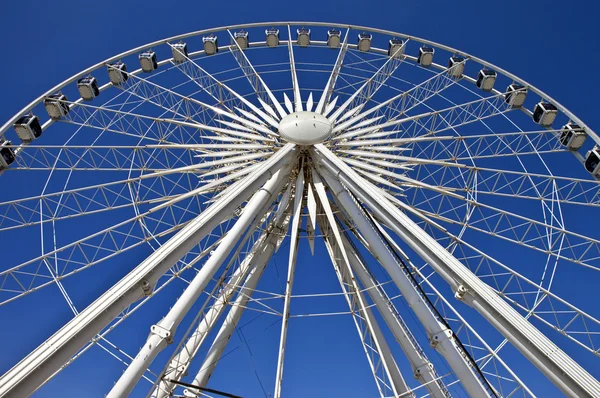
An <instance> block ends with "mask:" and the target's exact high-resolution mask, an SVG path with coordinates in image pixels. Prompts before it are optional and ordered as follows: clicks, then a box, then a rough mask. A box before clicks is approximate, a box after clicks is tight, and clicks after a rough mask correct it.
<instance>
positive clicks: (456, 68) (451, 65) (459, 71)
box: [448, 55, 465, 77]
mask: <svg viewBox="0 0 600 398" xmlns="http://www.w3.org/2000/svg"><path fill="white" fill-rule="evenodd" d="M464 71H465V59H464V58H463V57H461V56H460V55H453V56H451V57H450V59H449V60H448V74H449V75H450V76H452V77H462V75H463V72H464Z"/></svg>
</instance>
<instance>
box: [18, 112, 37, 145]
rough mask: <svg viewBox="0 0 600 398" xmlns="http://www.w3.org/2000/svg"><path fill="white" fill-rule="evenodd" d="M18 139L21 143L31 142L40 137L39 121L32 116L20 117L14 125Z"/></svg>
mask: <svg viewBox="0 0 600 398" xmlns="http://www.w3.org/2000/svg"><path fill="white" fill-rule="evenodd" d="M14 128H15V131H16V132H17V135H18V136H19V139H20V140H21V141H23V142H31V141H33V140H35V139H36V138H38V137H39V136H40V135H42V126H41V125H40V119H38V117H37V116H34V115H25V116H21V117H20V118H19V119H17V121H16V122H15V125H14Z"/></svg>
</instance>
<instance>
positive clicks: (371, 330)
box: [312, 171, 412, 396]
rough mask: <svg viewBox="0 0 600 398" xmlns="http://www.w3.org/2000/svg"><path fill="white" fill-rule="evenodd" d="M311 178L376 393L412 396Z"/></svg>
mask: <svg viewBox="0 0 600 398" xmlns="http://www.w3.org/2000/svg"><path fill="white" fill-rule="evenodd" d="M312 176H313V183H314V184H315V189H316V191H317V194H318V196H319V199H320V203H321V208H322V209H323V211H324V212H325V215H320V216H319V226H320V228H321V232H322V233H323V235H324V239H325V244H326V246H327V251H328V253H329V256H330V257H331V261H332V264H333V266H334V268H335V271H336V274H337V276H338V280H339V282H340V286H341V288H342V291H343V292H344V296H345V297H346V301H347V302H348V305H349V307H350V311H351V312H352V316H353V319H354V322H355V324H356V327H357V329H358V332H359V335H360V338H361V342H362V344H363V347H364V349H365V353H366V354H367V359H368V360H369V365H370V366H371V370H372V372H373V377H374V378H375V382H376V383H377V387H378V389H379V392H380V394H381V396H387V395H388V394H389V393H390V392H391V393H392V394H393V395H394V396H397V395H400V394H402V395H404V394H405V395H406V396H412V394H410V392H409V391H410V390H409V388H408V385H407V384H406V382H405V380H404V378H403V377H402V374H401V373H400V370H399V369H398V365H397V364H396V361H395V360H394V357H393V356H392V353H391V351H390V347H389V346H388V344H387V342H386V341H385V338H384V336H383V333H382V331H381V329H380V328H379V325H378V324H377V321H376V320H375V317H374V316H373V313H372V311H371V309H370V308H368V306H367V305H366V302H365V299H364V295H363V294H362V292H361V290H360V287H359V286H358V283H357V281H356V279H355V278H354V274H353V272H352V267H351V265H350V261H349V259H348V255H347V253H346V250H345V247H344V244H343V240H342V234H341V232H340V230H339V229H338V226H337V223H336V222H335V217H334V215H333V211H332V210H331V207H330V206H329V198H328V197H327V193H326V192H325V187H324V185H323V183H322V181H321V179H320V178H319V176H318V175H317V174H316V172H314V171H313V174H312ZM373 355H376V356H378V357H379V361H378V362H379V363H375V360H374V358H373V357H372V356H373ZM380 365H381V367H383V369H382V370H383V375H382V376H379V374H378V373H379V372H380Z"/></svg>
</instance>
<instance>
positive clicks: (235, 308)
mask: <svg viewBox="0 0 600 398" xmlns="http://www.w3.org/2000/svg"><path fill="white" fill-rule="evenodd" d="M282 228H285V226H283V227H282ZM278 231H279V232H281V230H278ZM279 232H278V233H279ZM277 240H278V236H277V234H274V235H273V234H272V235H271V236H270V237H269V239H268V241H267V242H266V245H263V250H262V251H261V253H260V254H259V255H258V258H257V260H256V265H255V267H254V268H253V269H252V271H251V273H250V275H249V276H248V279H247V280H246V282H245V283H244V286H243V287H242V289H240V292H239V293H238V296H237V298H236V299H235V301H234V302H233V304H232V306H231V309H230V310H229V313H228V314H227V317H226V318H225V321H223V325H222V326H221V329H219V332H218V333H217V336H216V337H215V341H214V342H213V344H212V346H211V347H210V349H209V350H208V353H207V354H206V358H205V359H204V362H203V363H202V366H201V368H200V370H199V371H198V374H197V375H196V377H195V378H194V382H193V384H194V385H196V386H199V387H206V385H207V384H208V380H209V379H210V376H212V374H213V372H214V371H215V368H216V367H217V364H218V362H219V359H220V358H221V356H222V355H223V352H224V351H225V348H226V347H227V343H228V342H229V339H230V338H231V335H232V334H233V332H234V331H235V328H236V327H237V324H238V322H239V321H240V319H241V317H242V314H243V312H244V309H245V308H246V305H247V304H248V301H249V300H250V297H251V296H252V293H254V289H256V285H257V284H258V281H259V280H260V277H261V275H262V273H263V271H264V269H265V267H266V265H267V264H268V262H269V260H270V259H271V256H272V255H273V253H274V251H275V248H276V247H277ZM191 392H192V391H189V390H188V391H186V396H189V395H190V393H191Z"/></svg>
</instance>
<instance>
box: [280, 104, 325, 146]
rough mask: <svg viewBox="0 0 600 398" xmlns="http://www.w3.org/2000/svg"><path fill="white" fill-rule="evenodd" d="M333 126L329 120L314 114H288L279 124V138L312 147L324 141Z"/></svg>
mask: <svg viewBox="0 0 600 398" xmlns="http://www.w3.org/2000/svg"><path fill="white" fill-rule="evenodd" d="M332 128H333V126H332V124H331V122H330V121H329V119H327V118H326V117H325V116H323V115H321V114H319V113H316V112H294V113H290V114H289V115H287V116H286V117H284V118H283V119H281V121H280V122H279V134H280V135H281V137H282V138H283V139H284V140H286V141H288V142H293V143H294V144H299V145H313V144H319V143H321V142H323V141H325V140H326V139H327V138H329V136H330V135H331V130H332Z"/></svg>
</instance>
